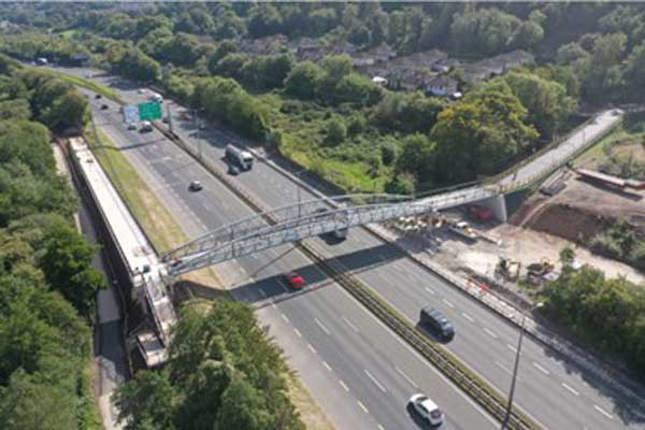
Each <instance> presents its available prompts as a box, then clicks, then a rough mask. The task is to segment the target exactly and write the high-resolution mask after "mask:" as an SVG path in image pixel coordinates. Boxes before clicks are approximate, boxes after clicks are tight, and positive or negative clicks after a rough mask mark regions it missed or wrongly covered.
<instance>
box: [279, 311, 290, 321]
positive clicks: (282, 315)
mask: <svg viewBox="0 0 645 430" xmlns="http://www.w3.org/2000/svg"><path fill="white" fill-rule="evenodd" d="M280 316H281V317H282V319H283V320H284V322H286V323H288V322H289V318H287V316H286V315H285V314H282V313H281V314H280Z"/></svg>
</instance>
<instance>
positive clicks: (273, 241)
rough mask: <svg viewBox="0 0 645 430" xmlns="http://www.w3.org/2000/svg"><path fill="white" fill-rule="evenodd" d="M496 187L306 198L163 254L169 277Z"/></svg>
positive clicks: (488, 193) (492, 192)
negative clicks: (424, 194)
mask: <svg viewBox="0 0 645 430" xmlns="http://www.w3.org/2000/svg"><path fill="white" fill-rule="evenodd" d="M497 194H498V191H497V190H496V189H495V188H494V187H492V188H487V187H481V186H477V187H467V188H462V189H455V190H452V191H450V192H443V193H436V194H434V195H430V196H427V197H423V198H413V197H410V196H405V195H392V194H352V195H343V196H337V197H325V198H321V199H315V200H308V201H303V202H299V203H295V204H291V205H288V206H284V207H281V208H278V209H274V210H271V211H268V212H263V213H260V214H257V215H255V216H252V217H249V218H245V219H242V220H240V221H237V222H234V223H231V224H228V225H224V226H222V227H219V228H217V229H215V230H212V231H210V232H208V233H206V234H204V235H203V236H201V237H199V238H197V239H195V240H193V241H191V242H189V243H187V244H185V245H183V246H180V247H179V248H176V249H174V250H172V251H170V252H168V253H167V254H165V255H164V256H163V257H162V261H164V262H165V263H167V265H168V272H169V274H170V275H171V276H178V275H181V274H183V273H187V272H191V271H193V270H198V269H201V268H203V267H207V266H210V265H212V264H216V263H221V262H223V261H226V260H231V259H234V258H238V257H242V256H244V255H248V254H252V253H255V252H259V251H263V250H265V249H268V248H273V247H275V246H279V245H282V244H285V243H290V242H296V241H299V240H302V239H306V238H308V237H313V236H320V235H323V234H327V233H332V232H335V231H342V230H346V229H348V228H351V227H356V226H361V225H365V224H370V223H376V222H383V221H388V220H392V219H396V218H399V217H406V216H418V215H423V214H429V213H432V212H436V211H439V210H443V209H448V208H451V207H455V206H460V205H463V204H467V203H471V202H475V201H479V200H483V199H487V198H490V197H494V196H496V195H497Z"/></svg>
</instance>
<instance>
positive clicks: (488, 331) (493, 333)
mask: <svg viewBox="0 0 645 430" xmlns="http://www.w3.org/2000/svg"><path fill="white" fill-rule="evenodd" d="M484 331H485V332H486V333H488V335H489V336H491V337H494V338H495V339H497V333H495V332H494V331H493V330H491V329H489V328H486V327H484Z"/></svg>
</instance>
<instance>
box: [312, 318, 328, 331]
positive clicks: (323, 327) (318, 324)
mask: <svg viewBox="0 0 645 430" xmlns="http://www.w3.org/2000/svg"><path fill="white" fill-rule="evenodd" d="M314 322H315V323H316V325H317V326H318V327H320V329H321V330H322V331H324V332H325V334H330V331H329V329H328V328H327V327H325V324H323V323H322V322H320V320H319V319H318V318H314Z"/></svg>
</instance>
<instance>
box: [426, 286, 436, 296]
mask: <svg viewBox="0 0 645 430" xmlns="http://www.w3.org/2000/svg"><path fill="white" fill-rule="evenodd" d="M424 290H426V291H427V292H429V293H430V294H435V292H434V290H432V289H430V288H428V287H425V288H424Z"/></svg>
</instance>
